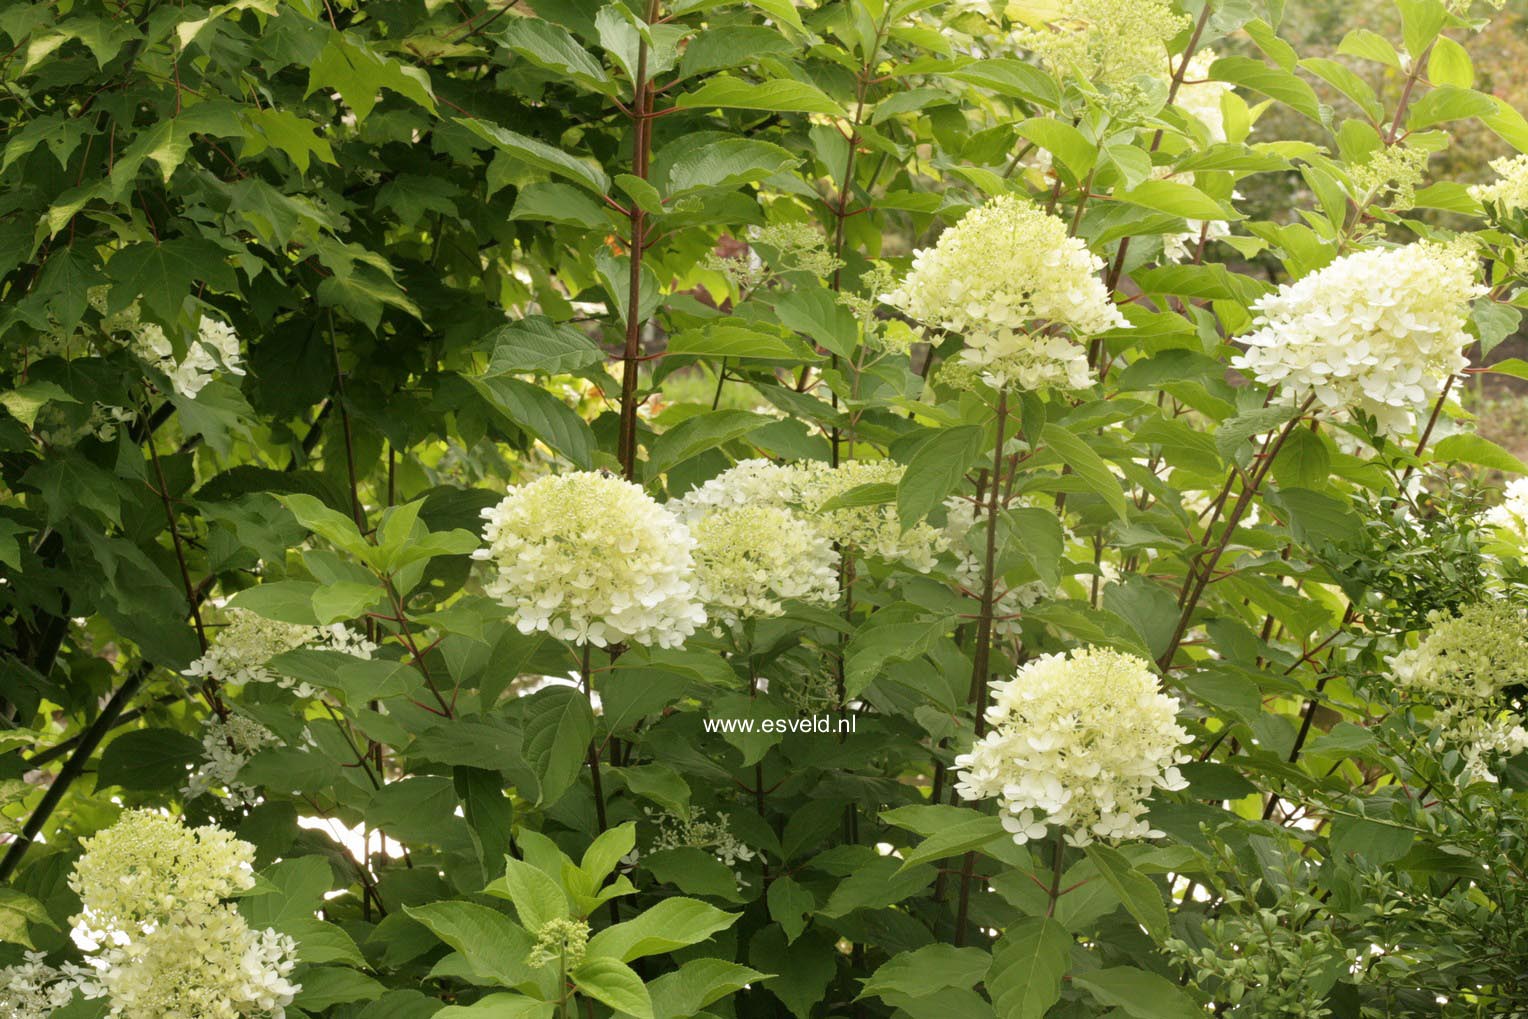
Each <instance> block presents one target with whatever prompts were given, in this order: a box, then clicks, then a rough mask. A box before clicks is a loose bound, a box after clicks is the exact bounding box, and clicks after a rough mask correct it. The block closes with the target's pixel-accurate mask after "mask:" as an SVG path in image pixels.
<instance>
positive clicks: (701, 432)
mask: <svg viewBox="0 0 1528 1019" xmlns="http://www.w3.org/2000/svg"><path fill="white" fill-rule="evenodd" d="M772 422H773V419H772V418H769V417H766V416H764V415H763V414H754V413H752V412H751V411H746V410H717V411H711V412H710V413H708V414H698V415H696V416H695V417H692V418H686V419H685V420H683V421H681V422H679V423H678V424H677V425H675V426H674V427H673V428H670V429H669V430H668V431H666V432H664V433H663V434H662V435H660V436H658V438H657V439H655V440H654V441H653V444H652V448H651V449H649V450H648V454H647V466H646V469H645V471H644V475H645V476H646V477H647V478H648V479H649V480H652V479H655V478H658V477H660V476H662V475H663V474H664V473H665V472H667V471H670V470H673V469H674V468H675V467H677V466H679V465H680V464H682V463H684V462H685V461H686V460H688V459H690V458H691V457H694V456H698V455H699V454H701V453H704V452H705V451H706V450H708V449H715V448H716V447H717V446H722V445H725V444H726V443H729V442H732V441H734V440H736V439H741V438H742V437H743V436H745V435H747V434H748V433H749V432H752V431H754V430H755V429H758V428H761V427H763V426H764V425H768V424H771V423H772Z"/></svg>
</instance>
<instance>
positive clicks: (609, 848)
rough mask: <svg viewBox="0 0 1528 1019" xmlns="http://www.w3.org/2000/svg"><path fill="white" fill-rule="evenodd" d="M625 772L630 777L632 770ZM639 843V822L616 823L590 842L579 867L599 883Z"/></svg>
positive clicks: (594, 881) (593, 880) (595, 882)
mask: <svg viewBox="0 0 1528 1019" xmlns="http://www.w3.org/2000/svg"><path fill="white" fill-rule="evenodd" d="M625 774H626V775H627V777H628V778H629V777H630V770H629V769H628V770H627V771H626V772H625ZM636 844H637V823H636V822H635V821H627V822H626V823H625V824H620V825H616V826H615V827H614V828H610V829H608V830H606V831H602V832H600V834H599V838H597V839H595V840H594V841H593V842H591V843H589V848H588V849H586V850H584V855H583V858H582V859H581V860H579V862H578V869H579V870H581V871H583V872H584V874H585V876H587V877H588V878H589V880H590V881H592V882H593V883H594V884H596V885H598V884H599V883H600V882H601V881H604V880H605V878H607V877H609V876H610V872H611V871H613V870H615V867H616V864H618V863H620V862H621V857H623V856H625V855H626V854H627V853H629V852H631V851H632V849H633V848H635V846H636Z"/></svg>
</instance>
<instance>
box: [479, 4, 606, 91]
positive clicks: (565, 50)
mask: <svg viewBox="0 0 1528 1019" xmlns="http://www.w3.org/2000/svg"><path fill="white" fill-rule="evenodd" d="M499 41H500V42H502V43H503V44H504V46H505V48H506V49H508V50H509V51H510V52H511V53H514V54H515V55H517V56H519V57H521V58H522V59H524V60H526V61H528V62H530V63H532V64H535V65H536V66H537V67H540V68H542V69H543V70H547V71H554V72H556V73H557V74H558V75H560V76H561V77H563V78H566V79H568V80H571V81H573V82H575V83H576V84H578V85H581V86H583V87H584V88H586V89H591V90H593V91H595V92H605V93H609V92H610V91H611V88H610V76H609V75H608V74H606V73H605V69H604V68H603V67H601V66H600V63H599V61H598V60H595V59H594V57H593V56H592V55H590V53H589V51H588V50H586V49H584V48H583V47H582V46H580V45H579V44H578V41H577V40H576V39H574V38H573V36H572V35H571V34H570V33H569V32H568V31H567V30H566V29H564V28H562V27H560V26H558V25H555V24H553V23H552V22H550V21H546V20H543V19H541V18H509V19H507V21H506V23H505V27H504V30H503V31H502V32H500V33H499Z"/></svg>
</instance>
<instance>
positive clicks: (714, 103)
mask: <svg viewBox="0 0 1528 1019" xmlns="http://www.w3.org/2000/svg"><path fill="white" fill-rule="evenodd" d="M674 105H675V106H677V107H679V108H681V109H685V108H698V109H721V108H729V109H735V110H769V111H770V112H771V113H823V114H827V115H828V116H832V117H842V116H844V110H843V107H841V106H839V105H838V103H836V102H834V101H833V100H832V99H830V98H828V95H827V93H825V92H823V91H822V90H821V89H819V88H818V87H817V86H815V85H808V84H807V83H806V82H804V81H792V80H789V79H776V80H773V81H765V82H760V83H758V84H755V83H753V82H749V81H743V80H742V79H740V78H734V77H732V76H731V75H729V74H718V75H717V76H716V77H714V78H712V79H711V80H710V81H708V82H706V83H705V84H704V85H702V86H701V87H700V88H698V89H696V90H695V91H693V92H686V93H685V94H684V95H682V96H680V97H679V98H678V99H677V100H675V102H674Z"/></svg>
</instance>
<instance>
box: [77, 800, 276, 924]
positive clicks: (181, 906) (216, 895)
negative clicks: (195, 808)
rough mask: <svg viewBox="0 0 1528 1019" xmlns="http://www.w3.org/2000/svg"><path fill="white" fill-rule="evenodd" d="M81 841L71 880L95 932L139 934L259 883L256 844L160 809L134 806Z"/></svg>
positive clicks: (83, 913) (80, 920)
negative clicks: (187, 822) (187, 823)
mask: <svg viewBox="0 0 1528 1019" xmlns="http://www.w3.org/2000/svg"><path fill="white" fill-rule="evenodd" d="M80 844H81V845H82V846H83V847H84V849H85V852H84V854H83V855H82V856H81V857H80V858H79V860H78V861H76V862H75V865H74V872H73V873H72V874H71V875H70V876H69V887H70V888H72V889H73V890H74V892H75V894H77V895H78V896H79V897H80V903H81V906H82V911H81V913H80V915H79V917H78V918H77V923H79V924H80V925H81V926H82V927H83V928H85V930H86V931H87V932H91V933H92V934H101V935H104V936H106V937H111V936H112V935H114V934H118V933H121V934H126V935H128V936H135V935H137V934H139V933H141V932H143V931H145V930H148V929H152V928H153V927H156V926H159V925H161V924H163V923H165V922H166V921H167V920H168V919H169V918H170V917H172V916H175V915H177V914H179V913H184V912H188V911H197V910H210V909H212V908H214V907H215V906H217V905H218V904H219V903H221V902H222V901H223V900H224V899H227V898H229V897H230V896H232V895H235V894H237V893H239V892H242V891H246V890H248V889H249V888H252V887H254V884H255V877H254V870H253V868H252V866H251V861H253V859H254V855H255V847H254V846H252V845H250V844H249V843H248V842H245V841H243V840H241V839H237V838H235V837H234V836H233V835H232V834H231V833H229V832H226V831H224V830H223V829H221V828H219V827H217V826H216V825H205V826H203V827H200V828H188V827H186V826H185V824H183V823H182V822H181V820H180V819H179V818H175V817H166V816H165V815H163V814H158V813H155V812H154V811H152V810H129V811H128V812H127V813H125V814H123V815H122V817H121V819H119V820H118V821H117V823H116V824H114V825H112V826H111V827H110V828H107V829H104V830H103V831H100V832H97V833H96V834H95V835H92V836H91V837H89V838H86V839H82V840H81V843H80ZM91 940H96V941H100V940H102V939H101V937H93V936H92V937H91Z"/></svg>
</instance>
